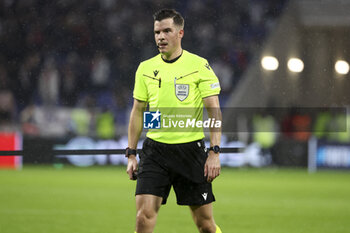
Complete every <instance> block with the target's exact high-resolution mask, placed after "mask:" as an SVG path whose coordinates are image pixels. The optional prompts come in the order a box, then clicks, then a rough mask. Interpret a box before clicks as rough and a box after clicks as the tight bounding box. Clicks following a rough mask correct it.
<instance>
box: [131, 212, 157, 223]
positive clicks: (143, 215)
mask: <svg viewBox="0 0 350 233" xmlns="http://www.w3.org/2000/svg"><path fill="white" fill-rule="evenodd" d="M156 216H157V213H156V212H154V211H151V210H139V211H137V215H136V222H137V225H138V226H143V225H148V224H150V223H151V222H152V221H153V220H154V219H155V218H156Z"/></svg>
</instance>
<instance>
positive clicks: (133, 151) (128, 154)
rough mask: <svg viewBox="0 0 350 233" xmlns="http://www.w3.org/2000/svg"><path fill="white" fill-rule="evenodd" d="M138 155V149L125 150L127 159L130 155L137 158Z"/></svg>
mask: <svg viewBox="0 0 350 233" xmlns="http://www.w3.org/2000/svg"><path fill="white" fill-rule="evenodd" d="M136 153H137V151H136V149H131V148H129V147H127V148H126V149H125V157H126V158H129V157H130V155H135V156H136Z"/></svg>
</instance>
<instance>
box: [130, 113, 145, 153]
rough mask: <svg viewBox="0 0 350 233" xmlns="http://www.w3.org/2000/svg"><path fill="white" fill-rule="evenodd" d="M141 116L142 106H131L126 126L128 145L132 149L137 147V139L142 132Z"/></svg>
mask: <svg viewBox="0 0 350 233" xmlns="http://www.w3.org/2000/svg"><path fill="white" fill-rule="evenodd" d="M142 116H143V108H140V107H133V109H132V111H131V114H130V120H129V127H128V147H129V148H132V149H136V148H137V143H138V141H139V138H140V135H141V132H142Z"/></svg>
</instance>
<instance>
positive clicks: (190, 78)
mask: <svg viewBox="0 0 350 233" xmlns="http://www.w3.org/2000/svg"><path fill="white" fill-rule="evenodd" d="M220 90H221V89H220V84H219V80H218V78H217V77H216V75H215V73H214V71H213V70H212V69H211V67H210V66H209V64H208V62H207V60H206V59H204V58H202V57H199V56H197V55H195V54H192V53H190V52H188V51H185V50H183V53H182V55H181V56H180V57H179V58H178V59H177V60H176V61H174V62H166V61H164V60H163V59H162V57H161V54H158V55H157V56H155V57H153V58H151V59H148V60H146V61H144V62H141V63H140V65H139V67H138V69H137V71H136V77H135V86H134V93H133V97H134V98H135V99H137V100H141V101H146V102H148V103H149V109H150V110H151V111H157V110H159V111H160V114H163V116H164V117H165V116H166V115H164V114H167V115H168V116H169V115H173V116H176V115H177V114H178V113H181V115H183V116H184V115H186V114H184V113H186V109H188V111H189V112H191V115H192V114H195V116H193V117H194V118H196V119H197V120H198V119H202V118H203V101H202V99H203V98H205V97H208V96H212V95H218V94H219V93H220ZM165 109H166V110H165ZM162 111H163V112H162ZM164 117H163V120H164V119H165V118H164ZM164 123H166V122H164ZM168 123H169V122H168ZM164 126H166V124H164ZM147 137H149V138H151V139H153V140H155V141H158V142H163V143H168V144H177V143H186V142H191V141H195V140H199V139H202V138H204V133H203V130H202V129H201V130H193V131H192V130H188V131H186V132H184V131H183V130H182V131H181V130H174V129H173V130H168V132H167V130H166V129H165V127H163V129H152V130H149V131H148V133H147Z"/></svg>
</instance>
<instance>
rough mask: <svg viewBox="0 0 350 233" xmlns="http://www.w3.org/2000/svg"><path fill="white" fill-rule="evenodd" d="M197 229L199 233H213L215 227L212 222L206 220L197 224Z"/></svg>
mask: <svg viewBox="0 0 350 233" xmlns="http://www.w3.org/2000/svg"><path fill="white" fill-rule="evenodd" d="M197 227H198V229H199V232H201V233H215V232H216V225H215V223H214V221H213V220H211V219H206V220H202V221H198V222H197Z"/></svg>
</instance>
